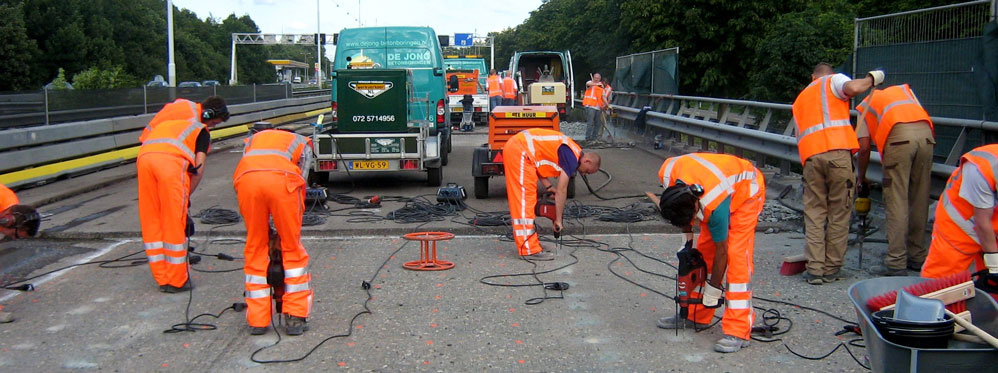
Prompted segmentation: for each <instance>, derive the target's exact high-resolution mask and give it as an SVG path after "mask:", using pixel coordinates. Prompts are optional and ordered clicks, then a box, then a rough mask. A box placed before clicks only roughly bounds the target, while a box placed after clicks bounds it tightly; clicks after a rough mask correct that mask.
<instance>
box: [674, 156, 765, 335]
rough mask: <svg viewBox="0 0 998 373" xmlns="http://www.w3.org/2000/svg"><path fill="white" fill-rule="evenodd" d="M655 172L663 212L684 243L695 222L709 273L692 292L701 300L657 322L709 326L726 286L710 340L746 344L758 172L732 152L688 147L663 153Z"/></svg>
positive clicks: (761, 197) (759, 201) (761, 191)
mask: <svg viewBox="0 0 998 373" xmlns="http://www.w3.org/2000/svg"><path fill="white" fill-rule="evenodd" d="M658 176H659V180H661V181H662V186H664V187H665V191H664V192H663V193H662V197H661V200H660V201H659V207H660V211H661V213H662V217H663V218H665V220H667V221H669V223H671V224H672V225H674V226H676V227H680V228H683V231H684V232H685V233H686V240H687V245H688V246H689V245H691V244H692V242H690V241H692V240H693V238H694V237H693V227H694V226H699V231H700V236H699V237H698V238H697V239H696V246H695V248H696V250H699V251H700V253H701V254H702V255H703V259H704V261H705V262H706V264H707V273H708V274H709V278H708V280H707V282H706V283H705V284H704V290H703V292H700V293H698V292H696V291H694V292H693V293H692V294H691V297H693V298H698V297H702V299H703V302H702V305H699V304H694V305H690V306H689V308H688V315H689V316H688V319H685V320H679V318H678V317H675V316H673V317H666V318H662V319H659V320H658V323H657V324H658V327H660V328H663V329H677V328H680V327H684V326H686V325H694V326H696V327H700V328H705V327H707V326H709V325H710V322H711V320H712V319H713V318H714V310H713V308H716V307H718V306H720V300H721V298H722V296H723V295H724V294H725V291H724V289H725V288H727V296H724V302H725V308H724V316H723V317H722V318H721V329H722V330H723V331H724V337H723V338H721V339H720V340H719V341H717V344H715V345H714V351H717V352H735V351H738V350H740V349H741V348H742V347H747V346H748V345H749V337H750V335H751V333H752V324H753V323H754V322H755V313H754V311H753V309H752V289H751V286H750V285H749V283H750V281H751V278H752V272H753V270H754V269H753V263H752V260H753V259H752V255H753V249H754V247H755V226H756V223H758V221H759V212H761V211H762V206H763V204H764V203H765V199H766V183H765V181H764V180H763V176H762V173H761V172H759V170H758V169H756V168H755V167H754V166H752V164H751V163H749V162H748V161H746V160H744V159H741V158H738V157H735V156H731V155H726V154H708V153H691V154H686V155H681V156H678V157H672V158H669V159H666V160H665V163H663V164H662V167H661V168H660V169H659V170H658ZM722 280H724V282H725V283H726V284H727V286H726V287H724V286H722ZM708 307H710V308H708Z"/></svg>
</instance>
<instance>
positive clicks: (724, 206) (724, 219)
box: [707, 196, 731, 242]
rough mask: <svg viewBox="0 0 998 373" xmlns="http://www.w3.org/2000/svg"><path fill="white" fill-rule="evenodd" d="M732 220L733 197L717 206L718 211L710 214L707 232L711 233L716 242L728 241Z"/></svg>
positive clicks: (711, 237) (712, 239)
mask: <svg viewBox="0 0 998 373" xmlns="http://www.w3.org/2000/svg"><path fill="white" fill-rule="evenodd" d="M730 220H731V196H728V197H727V198H725V199H724V201H721V204H720V205H717V209H715V210H714V212H713V213H712V214H710V219H708V220H707V230H708V231H709V232H710V239H711V241H714V242H721V241H724V240H726V239H728V226H729V225H730V224H729V223H730Z"/></svg>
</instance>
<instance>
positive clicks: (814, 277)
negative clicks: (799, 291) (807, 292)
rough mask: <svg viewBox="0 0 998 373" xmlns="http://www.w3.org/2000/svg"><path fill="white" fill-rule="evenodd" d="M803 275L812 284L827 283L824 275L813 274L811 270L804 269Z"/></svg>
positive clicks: (805, 280)
mask: <svg viewBox="0 0 998 373" xmlns="http://www.w3.org/2000/svg"><path fill="white" fill-rule="evenodd" d="M801 276H802V277H803V278H804V282H806V283H809V284H811V285H821V284H824V283H825V279H824V277H823V276H817V275H812V274H811V272H807V271H804V273H803V274H802V275H801Z"/></svg>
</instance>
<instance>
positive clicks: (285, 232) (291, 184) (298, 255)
mask: <svg viewBox="0 0 998 373" xmlns="http://www.w3.org/2000/svg"><path fill="white" fill-rule="evenodd" d="M311 152H312V150H311V140H309V139H308V138H305V137H303V136H301V135H298V134H295V133H292V132H288V131H282V130H265V131H260V132H258V133H257V134H255V135H253V136H252V137H251V138H250V139H249V141H248V142H247V143H246V148H245V149H244V150H243V158H242V160H240V161H239V164H238V165H237V166H236V171H235V173H234V174H233V175H232V180H233V181H232V182H233V186H235V189H236V194H237V195H238V197H239V212H240V213H241V214H242V216H243V221H244V222H245V223H246V249H245V252H244V255H245V257H246V265H245V267H244V269H243V271H244V273H245V275H246V282H245V285H246V304H247V306H248V307H247V310H246V321H247V322H248V323H249V326H251V327H266V326H267V325H269V324H270V320H271V310H272V307H271V304H270V299H271V292H270V287H269V286H268V285H267V267H268V266H269V264H270V256H269V230H270V229H269V226H268V225H269V224H268V220H270V218H271V217H273V220H274V228H276V229H277V234H278V235H280V236H281V259H282V262H283V265H284V289H285V292H284V296H283V298H282V302H283V310H282V311H283V313H286V314H289V315H291V316H297V317H308V315H309V313H310V312H311V309H312V294H313V292H312V290H311V288H310V285H309V281H310V280H311V276H310V275H309V273H308V253H306V252H305V247H304V246H302V244H301V224H302V215H303V214H304V212H305V178H304V176H303V175H302V171H303V170H302V168H303V167H304V166H303V163H302V162H303V158H305V159H307V157H310V155H311Z"/></svg>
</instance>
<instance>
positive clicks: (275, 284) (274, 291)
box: [267, 228, 284, 313]
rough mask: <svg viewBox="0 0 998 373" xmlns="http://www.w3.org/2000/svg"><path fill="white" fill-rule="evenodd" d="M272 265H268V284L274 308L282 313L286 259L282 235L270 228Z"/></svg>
mask: <svg viewBox="0 0 998 373" xmlns="http://www.w3.org/2000/svg"><path fill="white" fill-rule="evenodd" d="M269 246H270V247H269V249H270V250H269V251H270V265H268V266H267V285H270V294H271V295H272V297H273V299H274V309H275V310H276V311H277V313H281V310H282V309H283V308H284V307H283V298H284V260H283V259H281V237H280V236H278V235H277V230H275V229H274V228H270V245H269Z"/></svg>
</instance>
